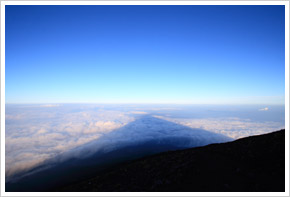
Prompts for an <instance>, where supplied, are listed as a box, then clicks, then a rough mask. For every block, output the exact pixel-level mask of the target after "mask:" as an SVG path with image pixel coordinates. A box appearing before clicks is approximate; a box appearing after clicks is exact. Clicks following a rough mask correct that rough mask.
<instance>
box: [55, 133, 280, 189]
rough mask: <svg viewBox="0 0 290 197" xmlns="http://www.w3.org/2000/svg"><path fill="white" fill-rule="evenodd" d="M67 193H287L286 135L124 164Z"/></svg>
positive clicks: (162, 155) (172, 153)
mask: <svg viewBox="0 0 290 197" xmlns="http://www.w3.org/2000/svg"><path fill="white" fill-rule="evenodd" d="M57 191H64V192H147V191H148V192H153V191H154V192H170V191H174V192H250V191H254V192H283V191H285V130H280V131H276V132H272V133H269V134H264V135H259V136H251V137H246V138H243V139H239V140H236V141H233V142H228V143H222V144H211V145H207V146H204V147H198V148H191V149H186V150H178V151H169V152H165V153H160V154H157V155H154V156H149V157H145V158H142V159H138V160H135V161H132V162H128V163H126V164H120V165H119V166H117V167H114V168H113V169H110V170H108V171H106V172H103V173H99V174H96V176H95V177H94V178H91V179H88V180H86V181H83V182H81V183H78V184H74V185H71V186H68V187H65V188H61V189H58V190H57Z"/></svg>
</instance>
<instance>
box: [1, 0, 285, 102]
mask: <svg viewBox="0 0 290 197" xmlns="http://www.w3.org/2000/svg"><path fill="white" fill-rule="evenodd" d="M284 24H285V19H284V6H12V5H9V6H6V23H5V25H6V26H5V27H6V35H5V36H6V40H5V41H6V48H5V51H6V62H5V69H6V70H5V72H6V73H5V76H6V79H5V80H6V81H5V83H6V84H5V86H6V103H71V102H81V103H82V102H96V103H107V102H108V103H195V104H199V103H207V104H284V96H285V76H284V75H285V46H284V44H285V29H284Z"/></svg>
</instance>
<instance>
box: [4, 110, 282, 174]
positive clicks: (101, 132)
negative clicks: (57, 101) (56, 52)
mask: <svg viewBox="0 0 290 197" xmlns="http://www.w3.org/2000/svg"><path fill="white" fill-rule="evenodd" d="M195 110H196V111H197V113H196V114H191V112H192V111H195ZM199 110H200V111H199ZM256 110H257V108H256ZM267 110H268V107H266V108H263V109H260V111H267ZM202 113H204V114H206V115H207V114H210V113H212V114H213V115H214V116H212V117H211V116H209V117H208V118H207V116H205V117H198V116H197V115H199V114H202ZM244 113H245V112H243V111H241V112H237V114H244ZM279 113H280V112H279ZM262 114H264V113H262ZM266 114H268V113H266ZM280 114H281V115H283V113H282V112H281V113H280ZM5 117H6V131H5V132H6V134H5V135H6V136H5V137H6V138H5V146H6V148H5V151H6V160H5V164H6V165H5V171H6V177H9V176H11V175H13V174H15V173H17V172H21V171H25V170H27V169H30V168H33V167H36V166H37V165H39V164H41V163H43V162H45V161H46V160H47V159H50V158H54V157H56V156H58V155H61V154H63V155H66V157H80V156H83V155H85V154H89V153H90V152H91V153H92V152H94V151H96V150H97V149H98V148H104V149H107V150H110V149H112V148H115V147H118V146H119V145H121V144H129V143H137V142H141V141H142V140H150V139H155V140H156V139H162V138H165V137H188V138H189V139H191V143H193V144H197V142H198V143H199V144H200V145H204V144H207V143H214V142H222V141H228V140H230V138H233V139H237V138H241V137H245V136H250V135H257V134H263V133H267V132H271V131H274V130H278V129H281V128H284V122H283V121H273V120H271V118H270V120H269V117H268V118H266V119H267V120H266V121H263V117H261V120H259V121H256V120H251V119H250V118H243V117H237V116H232V115H231V114H230V115H228V116H225V112H224V110H203V109H199V108H197V109H195V108H194V109H191V108H190V109H188V108H187V107H176V106H175V107H168V106H163V107H162V106H135V105H127V106H126V105H125V106H124V105H122V106H120V105H76V104H75V105H72V104H64V105H51V104H49V105H38V107H35V106H31V107H28V106H25V107H24V106H19V105H7V106H6V116H5ZM189 146H190V144H189ZM84 153H85V154H84Z"/></svg>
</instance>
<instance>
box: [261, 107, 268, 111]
mask: <svg viewBox="0 0 290 197" xmlns="http://www.w3.org/2000/svg"><path fill="white" fill-rule="evenodd" d="M268 110H269V108H268V107H265V108H262V109H259V111H268Z"/></svg>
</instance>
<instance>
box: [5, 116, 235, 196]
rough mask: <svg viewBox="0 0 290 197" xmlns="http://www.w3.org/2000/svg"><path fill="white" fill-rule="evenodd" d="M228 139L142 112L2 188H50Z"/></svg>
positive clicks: (29, 189) (39, 189)
mask: <svg viewBox="0 0 290 197" xmlns="http://www.w3.org/2000/svg"><path fill="white" fill-rule="evenodd" d="M231 140H233V139H231V138H229V137H226V136H224V135H221V134H216V133H213V132H210V131H206V130H203V129H200V128H190V127H187V126H184V125H180V124H176V123H173V122H170V121H167V120H164V119H161V118H157V117H154V116H151V115H142V116H139V118H137V119H136V120H135V121H133V122H130V123H129V124H127V125H125V126H123V127H121V128H118V129H116V130H113V131H111V132H109V133H107V134H104V135H103V136H102V137H100V138H98V139H96V140H93V141H91V142H89V143H87V144H84V145H82V146H80V147H77V148H74V149H72V150H69V151H67V152H65V153H63V154H61V155H59V156H57V157H55V158H52V159H49V160H47V161H46V162H44V164H42V165H40V166H38V167H36V168H34V169H32V170H30V171H29V172H25V173H24V174H22V175H21V174H18V175H17V177H21V176H22V178H21V179H19V180H17V181H15V180H16V179H14V181H10V182H6V191H11V192H12V191H31V192H32V191H53V190H54V189H56V188H60V187H63V186H66V185H68V184H73V183H75V182H80V181H81V180H84V179H88V178H90V177H92V176H94V174H95V173H99V172H101V171H103V170H106V169H109V168H110V167H113V166H114V165H116V164H117V163H120V162H126V161H129V160H133V159H137V158H141V157H144V156H148V155H152V154H155V153H160V152H164V151H170V150H178V149H185V148H191V147H197V146H204V145H207V144H212V143H221V142H227V141H231ZM27 174H29V175H27ZM23 175H24V176H23ZM11 180H13V178H12V179H11Z"/></svg>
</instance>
